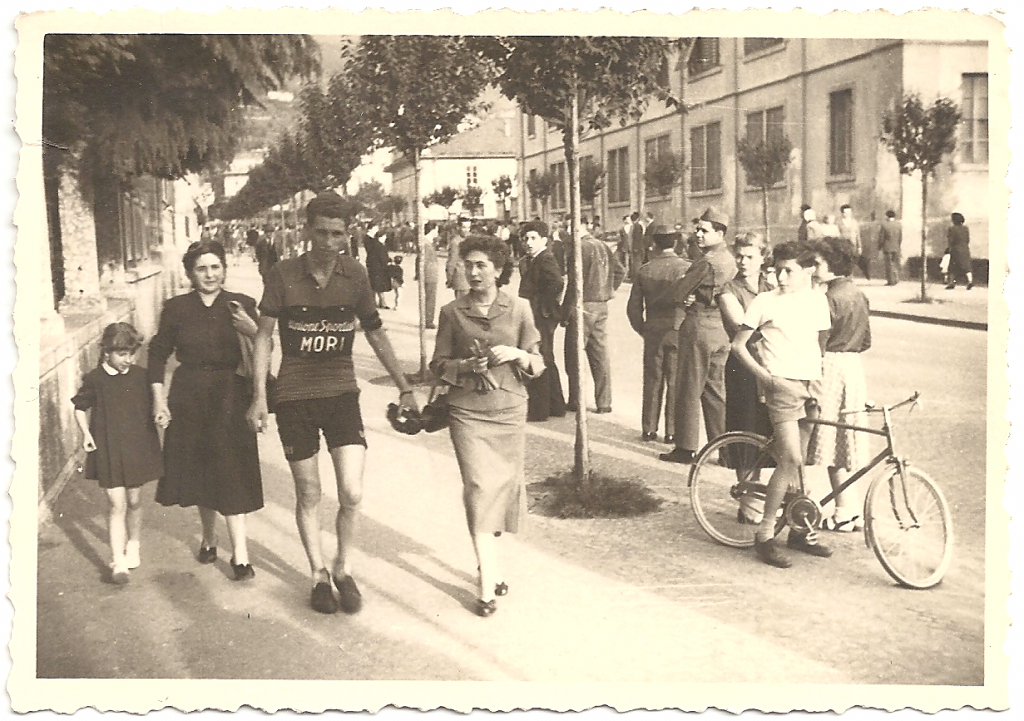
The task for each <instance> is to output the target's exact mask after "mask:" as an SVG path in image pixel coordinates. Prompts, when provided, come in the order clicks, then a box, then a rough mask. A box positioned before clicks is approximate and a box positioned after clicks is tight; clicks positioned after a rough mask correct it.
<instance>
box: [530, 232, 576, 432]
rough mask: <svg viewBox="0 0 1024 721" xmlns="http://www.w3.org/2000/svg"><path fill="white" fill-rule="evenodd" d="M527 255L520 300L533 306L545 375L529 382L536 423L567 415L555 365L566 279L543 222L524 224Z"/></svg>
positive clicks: (532, 414) (559, 378) (560, 382)
mask: <svg viewBox="0 0 1024 721" xmlns="http://www.w3.org/2000/svg"><path fill="white" fill-rule="evenodd" d="M521 232H522V233H523V238H524V241H525V243H526V248H527V255H526V257H524V258H523V259H522V260H521V261H520V264H519V277H520V280H519V297H520V298H526V299H527V300H528V301H529V302H530V309H531V310H532V311H533V322H534V325H536V326H537V331H538V333H540V354H541V357H542V358H543V359H544V372H543V373H541V374H540V375H539V376H538V377H537V378H534V379H533V380H532V381H530V383H529V385H528V390H529V394H530V402H529V413H528V416H527V419H528V420H530V421H533V422H539V421H546V420H547V419H548V418H550V417H552V416H553V417H556V418H561V417H562V416H564V415H565V396H564V395H563V394H562V379H561V376H560V375H559V373H558V365H557V364H556V363H555V332H556V331H557V330H558V327H559V323H560V321H561V318H562V306H561V303H560V300H561V297H562V291H563V290H564V288H565V279H564V278H563V277H562V271H561V269H560V268H559V267H558V261H556V260H555V256H554V254H553V253H552V252H551V250H550V249H549V248H548V226H547V224H546V223H542V222H540V221H533V222H530V223H524V224H523V228H522V231H521Z"/></svg>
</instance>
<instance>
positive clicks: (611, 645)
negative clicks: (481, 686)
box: [37, 263, 1001, 686]
mask: <svg viewBox="0 0 1024 721" xmlns="http://www.w3.org/2000/svg"><path fill="white" fill-rule="evenodd" d="M408 276H409V277H411V276H412V273H411V272H410V273H408ZM228 287H229V288H230V289H233V290H241V291H243V292H248V293H251V294H253V295H256V296H257V298H258V297H259V281H258V276H257V275H256V273H255V269H254V268H253V266H251V265H250V264H248V263H246V264H244V265H243V266H241V267H239V268H234V267H232V268H230V274H229V281H228ZM628 289H629V286H628V285H627V286H624V287H623V288H621V289H620V290H619V292H618V294H617V296H616V298H615V299H614V301H613V302H612V311H611V329H612V334H613V337H614V338H616V340H617V342H615V343H614V344H613V377H614V381H613V383H614V402H613V412H612V413H611V414H610V415H607V416H602V417H593V418H592V425H591V428H592V431H591V433H592V439H593V445H592V448H593V451H594V454H595V465H596V466H598V467H601V468H605V469H608V470H611V471H613V472H616V473H621V474H623V475H634V476H636V477H639V478H641V479H642V480H644V482H645V483H647V484H648V485H649V486H650V487H652V488H653V489H655V490H656V491H657V492H658V493H659V495H661V496H662V497H663V498H664V499H665V505H664V507H663V509H662V510H661V511H659V512H657V513H654V514H651V515H649V516H646V517H643V518H638V519H626V520H590V521H565V520H557V519H552V518H545V517H541V516H534V517H533V518H531V525H530V527H529V530H528V532H527V533H525V534H523V535H521V536H519V537H514V538H505V539H503V543H504V549H503V551H504V554H505V557H506V558H507V562H506V566H507V569H506V578H507V580H508V582H509V585H510V587H511V590H510V592H509V595H508V596H507V598H505V599H502V600H501V604H500V609H499V612H498V613H497V614H496V615H495V616H494V617H493V618H490V619H481V618H478V617H476V616H474V615H473V614H472V613H471V611H470V608H471V604H472V601H473V598H474V592H473V577H474V573H473V565H474V561H473V554H472V548H471V545H470V541H469V536H468V533H467V531H466V529H465V521H464V518H463V515H462V506H461V485H460V482H459V475H458V470H457V466H456V463H455V459H454V455H453V453H452V451H451V446H450V443H449V440H448V437H447V434H446V433H444V432H442V433H439V434H434V435H427V434H420V435H418V436H415V437H408V436H402V435H399V434H396V433H395V432H393V431H392V430H391V428H390V427H389V426H388V425H387V422H386V420H385V418H384V409H385V406H386V404H387V403H388V402H390V401H392V400H393V399H394V397H395V393H394V390H393V388H392V387H391V386H390V383H389V381H388V380H387V378H386V375H385V374H384V371H383V369H382V368H381V367H380V366H379V365H378V364H377V363H376V360H375V359H374V358H373V356H372V352H371V351H370V349H369V347H368V345H367V344H366V343H365V342H364V341H363V340H359V341H357V343H356V350H355V354H356V367H357V373H358V374H359V376H360V378H361V383H362V388H363V394H362V401H361V402H362V406H363V413H364V418H365V422H366V426H367V436H368V441H369V445H370V452H369V456H368V464H367V469H366V480H367V482H366V496H365V501H364V512H365V519H364V522H363V524H362V527H361V530H360V541H359V547H360V551H359V554H358V556H357V558H356V569H357V570H356V578H357V579H358V580H359V582H360V585H361V587H362V589H363V593H364V597H365V600H366V605H365V609H364V610H363V612H362V613H360V614H359V615H357V616H354V617H347V616H344V615H343V614H339V615H338V616H330V617H325V616H320V615H318V614H316V613H315V612H313V611H312V610H311V609H309V607H308V592H309V581H308V572H307V567H306V561H305V557H304V554H303V552H302V547H301V544H300V543H299V540H298V535H297V532H296V529H295V522H294V518H293V501H294V497H293V490H292V485H291V480H290V476H289V473H288V469H287V465H286V463H285V461H284V458H283V454H282V452H281V447H280V443H279V441H278V439H277V436H276V431H275V430H274V429H273V428H272V429H271V432H270V433H268V434H266V435H265V436H263V437H262V438H261V440H260V453H261V460H262V465H263V470H264V479H263V482H264V488H265V493H266V507H265V508H264V509H263V510H262V511H260V512H259V513H257V514H255V515H254V516H253V517H252V518H251V521H250V537H251V542H250V544H251V552H252V556H253V563H254V566H255V568H256V573H257V578H256V581H255V583H252V584H249V585H240V584H236V583H234V582H232V581H231V580H229V574H230V569H229V567H228V565H227V558H226V556H227V555H228V553H229V552H228V551H227V549H226V533H225V532H222V542H221V547H222V558H221V560H220V561H218V563H217V564H215V565H213V566H200V565H198V564H197V563H196V562H195V560H194V558H193V555H194V553H195V550H196V548H197V546H198V542H199V535H198V531H199V523H198V517H197V514H195V513H194V511H190V510H189V511H186V510H182V509H163V508H161V507H159V506H157V505H155V504H154V503H153V502H152V495H153V490H154V488H153V487H152V486H151V487H149V488H148V489H147V492H146V496H145V497H146V500H147V505H146V514H147V515H146V518H145V521H144V527H143V566H142V567H141V568H140V569H138V570H137V571H135V572H133V574H132V582H131V583H130V584H129V585H128V586H126V587H116V586H112V585H109V584H106V583H103V582H102V580H101V579H102V577H103V567H104V565H105V563H106V560H107V558H106V556H107V551H106V530H105V528H106V524H105V501H104V499H103V496H102V494H101V492H100V490H99V488H97V487H96V485H95V484H93V483H86V482H85V481H81V480H79V481H74V482H73V483H72V485H71V486H70V487H69V488H68V489H67V490H66V491H65V492H64V493H63V494H62V495H61V496H60V497H59V499H58V501H57V504H56V507H55V509H54V514H55V520H56V522H55V525H54V527H52V528H50V529H48V530H47V532H46V533H44V534H43V535H42V537H41V540H40V545H39V587H38V599H39V603H38V647H37V651H38V661H37V674H38V676H39V677H40V678H44V677H45V678H69V677H74V678H207V679H213V678H227V679H230V678H253V679H262V678H267V679H374V680H390V679H406V680H435V679H436V680H455V679H462V680H498V681H506V680H507V681H598V682H608V681H615V682H627V681H666V682H689V683H715V682H723V681H729V682H749V683H766V684H773V683H813V684H826V683H827V684H949V685H958V686H970V685H977V684H981V683H983V682H984V657H983V654H984V646H985V628H984V603H985V593H984V591H985V589H984V582H985V573H984V571H985V556H984V552H985V537H984V533H985V522H986V516H985V508H986V500H987V498H988V497H989V495H990V493H991V488H988V489H987V488H986V476H985V471H984V469H985V438H986V436H985V430H986V426H985V389H986V386H985V369H986V343H987V334H986V333H984V332H982V331H978V330H971V329H962V328H955V327H942V326H936V325H930V324H924V323H917V322H913V321H908V320H896V319H889V318H875V319H873V321H872V330H873V335H874V346H873V348H872V350H871V351H870V353H869V354H868V356H867V360H866V363H867V371H868V387H869V392H870V396H871V397H872V398H873V399H874V400H875V401H876V402H878V403H887V402H892V401H895V400H898V399H902V398H904V397H906V396H907V395H909V394H910V393H911V392H912V391H914V390H920V391H921V392H922V393H923V398H924V407H923V410H918V411H915V412H913V413H912V414H909V415H908V414H906V413H904V414H901V415H900V416H898V420H897V426H896V427H897V429H898V439H899V441H900V442H901V446H902V452H904V453H905V454H906V455H908V456H909V457H911V458H912V459H914V461H916V462H917V464H918V465H920V466H921V467H922V468H924V469H925V470H927V471H928V472H929V473H930V474H931V475H932V476H933V477H934V478H935V479H936V481H937V482H938V483H939V485H940V486H941V487H942V489H943V491H944V492H945V494H946V496H947V498H948V500H949V501H950V504H951V505H952V507H953V514H954V524H955V529H956V533H957V541H956V543H957V545H956V548H955V555H954V560H953V565H952V567H951V568H950V570H949V572H948V574H947V576H946V579H945V581H944V582H943V583H942V584H941V585H940V586H938V587H937V588H935V589H932V590H929V591H924V592H910V591H906V590H903V589H901V588H899V587H897V586H895V584H894V583H893V582H892V581H891V580H890V578H889V577H888V576H887V575H886V574H885V572H884V571H883V570H882V568H881V566H880V565H879V564H878V562H877V561H876V560H875V557H874V555H873V554H872V553H871V551H870V550H868V549H867V548H865V546H864V543H863V537H862V535H861V534H851V535H835V534H830V535H829V536H828V539H829V540H830V541H833V542H834V546H835V547H836V555H835V557H834V558H833V559H831V560H829V561H820V560H818V559H811V558H799V559H796V560H797V562H796V564H795V565H794V567H793V568H792V569H790V570H789V571H779V570H777V569H772V568H769V567H767V566H764V565H762V564H759V563H757V562H755V561H754V559H753V555H752V552H741V551H736V550H733V549H728V548H725V547H723V546H719V545H717V544H715V543H714V542H713V541H711V540H710V539H709V538H707V537H706V536H705V535H704V534H703V532H702V531H701V529H700V528H699V527H698V526H697V524H696V522H695V520H694V519H693V516H692V512H691V511H690V507H689V500H688V498H687V496H686V487H685V484H686V480H685V476H684V474H683V470H684V469H682V468H680V467H678V466H671V465H669V464H664V463H661V462H659V461H657V455H656V454H657V452H658V451H660V450H663V449H664V447H663V446H661V445H660V444H642V443H641V442H640V441H639V414H640V383H641V379H640V373H639V368H640V359H641V347H640V343H639V341H638V339H637V337H636V336H635V334H633V333H632V331H631V330H630V329H629V327H628V324H627V322H626V319H625V313H624V306H625V299H626V296H627V294H628ZM972 292H976V291H972ZM977 292H979V293H981V292H987V291H986V290H984V289H978V291H977ZM449 297H450V294H449V293H448V292H442V299H444V300H447V299H448V298H449ZM383 312H384V314H385V323H386V327H387V328H388V330H389V333H390V335H391V337H392V339H393V341H394V342H395V345H396V347H397V349H398V353H399V357H401V358H403V359H407V362H408V367H409V370H413V369H414V368H415V366H416V359H417V357H418V353H417V350H416V348H417V346H416V343H417V331H416V324H415V313H416V307H415V285H413V284H407V285H406V292H405V294H404V295H403V298H402V308H401V310H399V311H397V312H394V311H390V312H389V311H383ZM560 338H561V334H560V336H559V339H560ZM563 371H564V368H563ZM589 397H591V402H592V394H590V396H589ZM572 440H573V424H572V421H571V419H560V420H553V421H549V422H546V423H543V424H532V425H531V426H530V427H529V443H528V451H527V471H528V482H529V483H533V482H536V481H540V480H543V478H545V477H546V476H547V475H549V474H550V473H552V472H557V471H560V470H563V469H564V468H567V467H568V465H569V464H570V463H571V449H572ZM322 473H323V474H324V476H323V477H324V478H325V491H326V494H327V497H326V498H325V502H324V504H323V512H322V521H323V525H324V528H325V531H326V530H329V529H330V527H331V523H330V519H331V518H333V514H334V511H335V510H336V508H337V502H336V498H335V494H334V491H333V489H332V488H331V484H329V483H327V482H326V479H329V478H331V477H332V476H331V475H329V473H328V467H327V465H326V464H323V467H322ZM997 480H998V479H997ZM995 596H996V597H1001V595H1000V594H998V593H997V594H995ZM751 659H761V660H764V661H765V662H764V663H752V662H751Z"/></svg>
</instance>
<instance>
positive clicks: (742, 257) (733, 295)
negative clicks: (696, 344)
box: [718, 233, 772, 523]
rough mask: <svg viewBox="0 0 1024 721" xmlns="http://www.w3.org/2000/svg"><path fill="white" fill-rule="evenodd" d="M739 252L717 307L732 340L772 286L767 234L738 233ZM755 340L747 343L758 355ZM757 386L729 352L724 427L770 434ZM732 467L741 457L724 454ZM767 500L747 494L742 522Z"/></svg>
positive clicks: (757, 514) (756, 517)
mask: <svg viewBox="0 0 1024 721" xmlns="http://www.w3.org/2000/svg"><path fill="white" fill-rule="evenodd" d="M733 253H734V254H735V256H736V267H737V269H738V271H737V273H736V277H735V278H733V279H732V280H730V281H729V282H727V283H725V284H724V285H723V286H722V291H721V294H720V295H719V296H718V309H719V311H720V312H721V314H722V325H723V326H725V332H726V333H728V335H729V340H730V341H731V340H732V338H733V336H734V335H736V331H737V330H739V328H740V326H741V325H742V324H743V315H744V313H745V312H746V310H747V306H748V305H750V301H752V300H753V299H754V296H756V295H757V294H759V293H765V292H767V291H769V290H771V288H770V287H769V285H768V280H767V279H766V278H765V275H764V273H762V272H761V267H762V266H763V265H764V260H765V257H764V256H765V242H764V236H762V235H761V234H760V233H744V234H743V235H740V236H737V237H736V242H735V243H734V244H733ZM756 343H757V342H756V340H751V342H750V343H749V344H748V346H747V347H748V348H750V350H751V353H754V354H755V355H756V352H757V351H756V347H755V348H751V345H754V346H756ZM762 395H763V394H762V393H761V392H760V390H759V389H758V387H757V377H756V376H754V374H753V373H751V372H750V371H749V370H747V368H746V366H744V365H743V364H742V363H741V362H740V361H739V359H737V358H736V356H735V355H733V354H731V353H730V354H729V358H728V359H727V360H726V361H725V430H726V431H753V432H754V433H759V434H760V435H763V436H767V437H770V436H771V435H772V425H771V421H770V420H769V418H768V407H767V406H766V405H765V404H764V401H762V399H761V398H762ZM722 460H723V462H724V463H725V464H726V465H727V466H728V467H729V468H736V469H737V470H739V469H740V468H741V465H742V459H739V458H724V459H722ZM763 507H764V502H763V500H761V499H754V498H748V497H744V498H742V499H741V501H740V510H739V514H738V515H737V519H738V520H739V522H740V523H759V522H760V520H761V513H762V509H763Z"/></svg>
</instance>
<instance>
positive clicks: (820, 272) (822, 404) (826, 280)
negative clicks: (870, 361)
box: [807, 238, 871, 531]
mask: <svg viewBox="0 0 1024 721" xmlns="http://www.w3.org/2000/svg"><path fill="white" fill-rule="evenodd" d="M816 254H817V269H816V270H815V274H814V276H815V279H816V280H817V281H818V284H819V287H822V286H824V287H825V297H826V298H827V299H828V307H829V316H830V318H831V321H832V327H831V329H830V330H829V334H828V340H827V341H826V342H825V357H824V360H823V361H822V371H821V374H822V376H821V380H819V381H815V382H814V383H812V384H811V395H813V396H814V397H815V398H816V399H817V401H818V406H819V408H820V411H821V418H822V419H823V420H826V421H835V422H838V423H852V424H857V423H859V422H860V421H861V420H862V419H863V416H861V417H860V418H859V417H858V416H857V413H858V412H860V411H863V410H864V405H865V403H866V402H867V399H868V395H867V382H866V381H865V379H864V366H863V364H862V363H861V359H860V354H861V353H863V352H864V351H866V350H868V349H869V348H871V321H870V317H869V308H868V299H867V297H866V296H865V295H864V293H863V292H861V290H860V289H859V288H857V286H856V285H855V284H854V282H853V280H852V279H851V278H850V275H851V274H852V273H853V267H854V259H855V258H856V251H855V250H854V247H853V245H852V244H851V243H850V241H848V240H845V239H843V238H825V239H824V240H822V241H821V242H820V243H818V245H817V248H816ZM867 440H868V439H867V438H866V437H865V436H864V434H862V433H857V432H855V431H851V430H846V429H837V428H833V427H831V426H814V427H813V428H811V435H810V443H809V445H808V447H807V465H825V466H828V477H829V481H830V483H831V484H832V490H833V491H835V490H836V489H838V488H839V487H840V486H842V485H843V483H845V482H846V479H847V478H848V476H849V473H851V472H852V471H855V470H856V469H858V468H861V467H862V466H864V465H866V464H867V461H868V453H867V452H868V445H867ZM860 507H861V499H860V496H859V494H858V493H857V486H852V487H850V488H848V489H846V490H845V491H843V492H842V493H840V494H839V495H838V496H836V499H835V513H834V514H833V515H832V516H831V517H826V518H823V519H822V527H823V528H826V529H828V530H831V531H854V530H859V529H860V528H862V527H863V525H864V521H863V519H862V518H860Z"/></svg>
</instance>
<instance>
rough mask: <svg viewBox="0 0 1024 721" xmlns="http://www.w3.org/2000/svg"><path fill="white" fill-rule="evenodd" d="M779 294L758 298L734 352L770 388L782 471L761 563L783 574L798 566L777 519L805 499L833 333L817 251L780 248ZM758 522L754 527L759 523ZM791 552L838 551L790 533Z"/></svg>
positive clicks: (773, 490)
mask: <svg viewBox="0 0 1024 721" xmlns="http://www.w3.org/2000/svg"><path fill="white" fill-rule="evenodd" d="M774 257H775V272H776V275H777V277H778V281H779V285H778V287H777V288H776V289H775V290H773V291H770V292H768V293H762V294H760V295H758V296H756V297H755V298H754V299H753V300H752V301H751V303H750V306H749V307H748V308H747V311H746V314H745V315H744V318H743V325H742V326H741V327H740V330H739V331H738V332H737V334H736V336H735V337H734V338H733V341H732V352H733V353H735V354H736V357H737V358H738V359H739V360H740V361H741V362H742V363H743V364H744V365H745V366H746V367H747V368H748V369H750V371H751V372H752V373H754V375H756V376H757V378H758V380H759V381H760V383H761V385H762V387H763V388H764V389H765V401H766V404H767V406H768V415H769V418H770V419H771V423H772V435H773V438H774V442H773V443H774V447H775V451H776V454H777V465H776V468H775V470H774V472H773V473H772V476H771V478H770V479H769V480H768V490H767V494H766V497H765V505H764V515H763V517H762V518H761V521H760V524H759V525H758V528H757V531H756V533H755V535H754V550H755V551H756V553H757V557H758V558H759V559H761V560H762V561H764V562H765V563H767V564H769V565H771V566H775V567H777V568H788V567H789V566H790V565H792V562H791V561H790V559H789V558H788V556H787V555H786V554H785V553H784V552H783V551H782V550H781V549H780V548H779V546H778V539H776V538H775V527H776V518H777V516H778V512H779V509H780V508H781V507H782V502H783V499H784V497H785V495H786V491H787V490H788V489H790V488H793V489H794V490H797V491H798V492H799V490H798V489H799V487H800V478H801V472H802V468H801V466H802V465H803V458H804V449H805V448H806V447H807V440H808V438H809V435H810V424H808V423H806V422H804V419H806V418H807V417H808V415H809V414H814V415H816V414H817V403H816V401H815V399H814V397H813V396H812V395H811V392H810V388H811V384H812V382H814V381H817V380H820V379H821V359H822V353H823V351H824V348H825V341H826V340H827V338H828V331H829V328H830V327H831V319H830V315H829V307H828V301H827V299H826V298H825V295H824V294H823V293H819V292H818V291H817V290H815V289H813V288H812V287H811V286H812V279H813V276H814V271H815V267H816V252H815V249H814V247H813V246H812V245H811V244H809V243H807V242H804V241H792V242H787V243H780V244H779V245H777V246H776V247H775V250H774ZM755 331H756V332H758V333H760V335H761V341H760V346H759V347H760V352H759V354H758V358H754V356H753V355H752V354H751V353H750V351H749V350H748V349H747V342H748V341H749V340H750V338H751V336H752V335H753V334H754V332H755ZM752 522H753V521H752ZM786 545H787V546H788V547H789V548H791V549H794V550H798V551H802V552H803V553H808V554H810V555H812V556H818V557H821V558H828V557H829V556H831V555H832V551H831V550H830V549H829V548H828V547H827V546H825V545H824V544H821V543H818V542H817V539H816V538H815V537H814V535H813V534H808V533H807V532H806V531H803V530H800V529H796V528H790V531H789V537H788V539H787V541H786Z"/></svg>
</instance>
